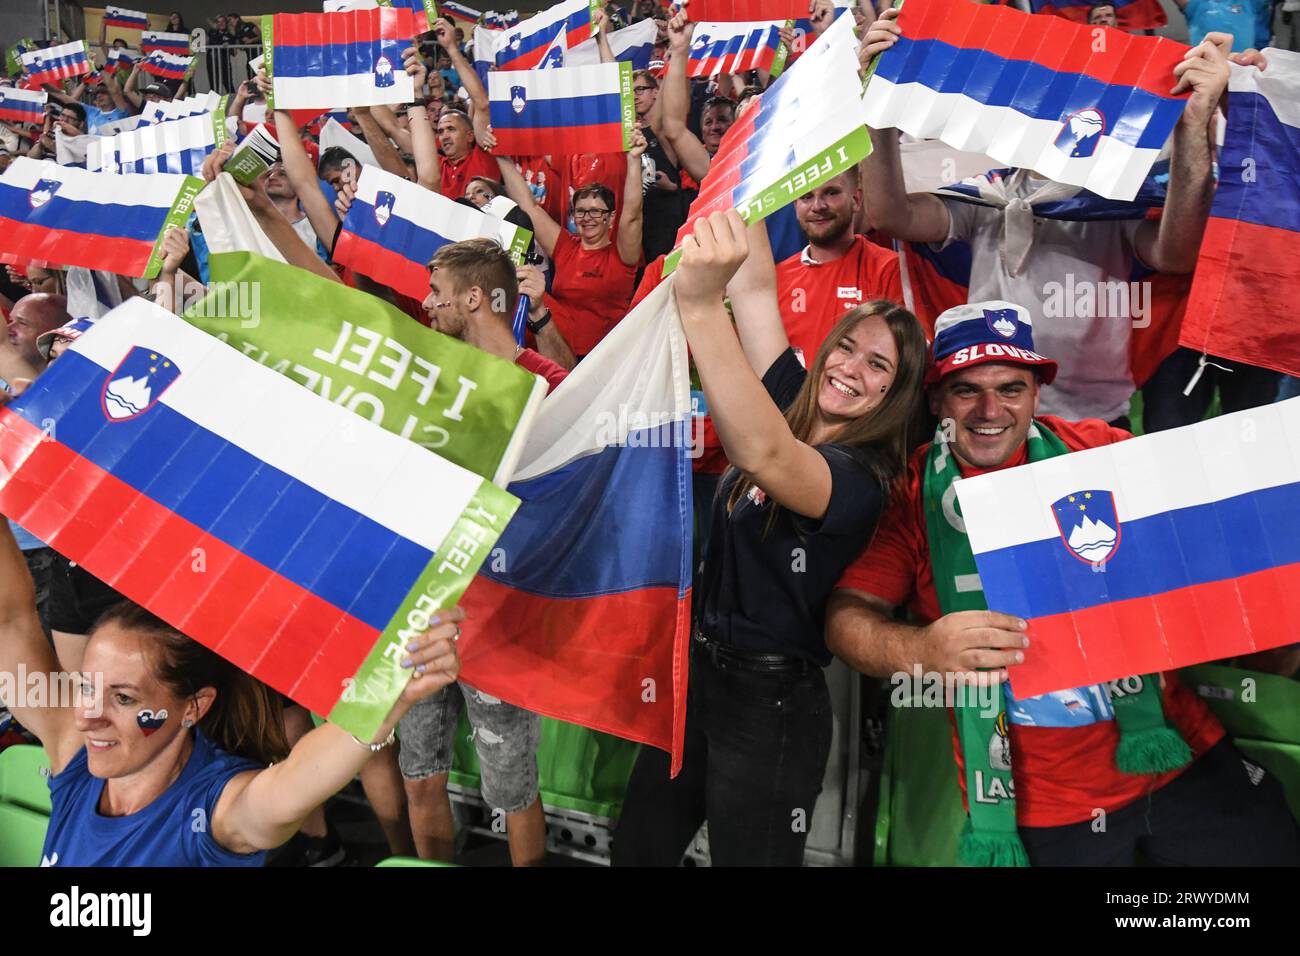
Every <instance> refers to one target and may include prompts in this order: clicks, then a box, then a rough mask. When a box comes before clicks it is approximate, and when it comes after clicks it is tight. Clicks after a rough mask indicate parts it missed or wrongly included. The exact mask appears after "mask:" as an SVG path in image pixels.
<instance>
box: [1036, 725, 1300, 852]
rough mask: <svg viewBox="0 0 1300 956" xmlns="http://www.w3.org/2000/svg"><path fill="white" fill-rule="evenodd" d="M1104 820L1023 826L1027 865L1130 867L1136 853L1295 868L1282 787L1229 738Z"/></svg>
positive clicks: (1297, 848) (1297, 846)
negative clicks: (1100, 825)
mask: <svg viewBox="0 0 1300 956" xmlns="http://www.w3.org/2000/svg"><path fill="white" fill-rule="evenodd" d="M1248 764H1249V766H1248ZM1104 823H1105V829H1104V830H1099V829H1094V828H1095V827H1096V826H1097V822H1095V821H1092V820H1085V821H1083V822H1082V823H1071V824H1069V825H1067V826H1062V827H1021V828H1020V840H1021V842H1022V843H1024V845H1025V850H1026V851H1027V852H1028V853H1029V862H1030V864H1031V865H1033V866H1133V865H1134V863H1135V862H1136V858H1137V853H1138V852H1139V851H1141V853H1142V855H1143V856H1144V857H1145V858H1146V859H1147V860H1148V861H1149V862H1151V863H1153V864H1155V865H1156V866H1296V865H1300V827H1297V826H1296V821H1295V818H1294V817H1293V816H1291V811H1290V810H1289V809H1288V808H1287V803H1286V796H1285V795H1284V794H1283V792H1282V785H1281V784H1280V783H1278V781H1277V779H1276V778H1275V777H1274V776H1273V775H1272V774H1270V773H1268V772H1266V771H1265V770H1264V768H1262V767H1259V766H1258V765H1256V764H1250V762H1249V761H1247V760H1246V758H1244V757H1243V756H1242V755H1241V752H1240V751H1239V750H1237V748H1236V747H1234V746H1233V745H1232V743H1231V741H1228V740H1222V741H1220V742H1219V743H1218V744H1216V745H1215V746H1213V747H1211V748H1210V750H1209V751H1208V752H1207V753H1205V754H1203V755H1202V756H1201V758H1200V759H1199V760H1197V761H1196V762H1195V763H1194V764H1192V766H1190V767H1188V768H1187V769H1186V770H1185V771H1183V772H1182V773H1181V774H1179V775H1178V776H1177V777H1175V778H1174V780H1173V782H1171V783H1168V784H1166V785H1165V786H1163V787H1161V788H1160V789H1159V790H1157V791H1156V792H1155V793H1153V794H1151V795H1150V796H1147V797H1142V798H1141V799H1139V800H1135V801H1134V802H1133V803H1130V804H1129V805H1128V806H1127V807H1123V808H1122V809H1119V810H1116V811H1114V812H1112V813H1109V814H1107V815H1106V817H1105V818H1104Z"/></svg>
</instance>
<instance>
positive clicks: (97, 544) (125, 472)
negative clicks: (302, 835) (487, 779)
mask: <svg viewBox="0 0 1300 956" xmlns="http://www.w3.org/2000/svg"><path fill="white" fill-rule="evenodd" d="M137 178H139V177H137ZM267 409H275V414H266V413H265V410H267ZM56 436H57V437H56ZM0 462H2V463H3V465H4V466H5V467H4V468H3V469H0V509H3V511H4V512H5V514H7V515H11V516H13V517H14V519H15V520H20V521H21V522H22V524H23V526H24V527H25V528H28V529H32V530H33V531H35V530H36V529H39V533H40V534H41V540H43V541H47V542H49V543H50V545H51V546H52V547H54V548H55V549H57V550H58V551H60V552H61V553H62V554H64V555H67V556H68V557H69V558H70V559H72V560H74V561H76V562H77V563H78V564H80V565H82V566H83V567H85V568H86V570H87V571H88V572H90V573H91V574H93V575H95V576H96V577H98V578H100V579H101V580H103V581H104V582H105V583H107V584H108V585H109V586H111V587H113V588H115V589H116V590H118V591H120V592H121V593H122V594H124V595H125V596H126V597H128V598H130V599H131V600H134V601H136V602H138V603H139V604H141V605H143V606H144V607H146V608H148V609H149V610H150V611H152V612H153V613H155V614H157V615H158V616H159V617H161V618H163V619H164V620H165V621H167V622H168V623H170V624H171V625H172V626H174V627H176V628H177V629H178V630H180V631H182V632H183V633H185V634H186V635H188V636H189V637H191V638H193V639H194V640H197V641H199V642H200V643H201V644H203V645H205V646H206V647H208V648H210V649H212V650H214V651H216V652H217V653H219V654H220V655H221V656H222V657H224V658H226V659H227V660H229V661H231V662H232V663H234V664H235V665H237V666H238V667H240V668H241V669H243V670H245V671H247V672H248V673H250V674H252V675H253V676H254V677H256V678H258V679H259V680H261V681H263V682H264V683H266V684H268V685H269V686H271V687H273V688H275V689H276V690H278V691H280V692H281V693H284V694H286V695H288V696H289V697H291V698H292V699H294V700H295V701H297V702H298V703H300V704H302V705H303V706H304V707H307V708H309V709H311V710H313V711H316V712H318V713H322V714H328V715H329V717H330V719H331V720H332V721H334V722H335V723H337V724H339V725H340V726H342V727H343V728H344V729H345V730H349V731H351V732H352V733H354V734H357V735H358V736H361V737H364V738H367V739H368V738H369V737H370V736H372V735H373V734H374V733H375V731H376V730H377V729H378V727H379V725H380V723H381V722H382V720H383V718H384V716H385V715H386V713H387V712H388V710H390V709H391V707H392V705H393V703H394V702H395V701H396V698H397V696H398V695H399V694H400V693H401V691H402V688H403V687H404V685H405V683H406V680H407V679H408V676H409V674H410V673H411V672H410V669H409V668H402V667H400V660H401V658H402V657H403V656H404V653H403V647H404V646H405V644H406V642H407V641H408V640H410V639H411V638H412V637H414V636H415V634H417V633H418V632H420V631H422V630H424V629H425V628H426V627H427V625H428V620H429V618H430V617H431V616H432V614H433V613H434V612H435V611H436V610H438V609H440V608H443V607H447V606H450V605H452V604H454V603H456V601H457V599H458V598H459V596H460V593H461V592H462V591H463V590H464V588H465V587H466V586H467V585H468V584H469V582H470V581H471V580H472V578H473V576H474V574H475V572H476V571H477V570H478V566H479V565H480V564H481V563H482V561H483V559H484V558H486V557H487V555H488V554H489V553H490V552H491V550H492V548H493V545H494V544H495V542H496V539H497V536H498V535H499V534H500V533H501V531H502V530H503V529H504V527H505V526H506V524H507V522H509V520H510V518H511V516H512V515H513V513H514V511H515V508H516V506H517V502H516V501H515V499H514V498H512V497H511V496H510V495H509V494H507V493H506V492H503V491H502V490H501V489H499V488H497V487H495V486H494V485H492V483H491V482H489V481H487V480H485V479H483V478H481V477H480V476H478V475H476V474H474V473H473V472H470V471H467V470H466V469H463V468H460V467H459V466H457V465H454V464H452V463H450V462H448V461H445V460H443V459H441V458H439V457H438V456H437V455H434V454H432V453H430V452H429V451H427V450H426V449H423V448H420V447H419V446H417V445H415V444H414V443H413V442H410V441H407V440H405V439H403V438H400V437H399V436H397V435H393V434H391V433H389V432H387V431H385V430H383V429H382V428H380V427H378V426H377V425H372V424H371V423H370V422H368V421H365V420H362V419H360V418H359V417H358V415H357V414H355V413H353V412H351V411H349V410H348V409H347V408H345V407H344V406H342V405H341V404H336V403H335V402H332V401H329V400H328V399H326V398H323V397H322V396H320V395H318V394H315V393H314V391H313V390H312V389H308V388H304V387H303V386H302V385H301V384H299V383H297V382H295V381H293V380H291V379H289V378H288V377H286V376H283V375H281V374H279V373H277V372H275V371H273V370H272V369H270V368H267V367H264V366H262V365H259V364H258V363H257V362H256V361H254V360H253V359H251V358H249V357H248V356H246V355H244V354H243V353H242V352H241V351H240V350H239V349H236V348H234V347H233V346H230V345H227V344H225V343H224V342H222V341H221V340H219V339H217V338H216V337H215V336H212V335H208V334H207V333H205V332H202V331H200V330H199V329H196V328H194V327H192V326H190V325H189V324H187V323H186V322H185V321H184V320H183V319H181V318H179V317H177V316H175V315H172V314H171V313H170V312H167V311H166V310H164V309H160V308H159V307H157V306H155V305H152V304H151V303H148V302H146V301H145V300H143V299H139V298H135V299H131V300H130V301H128V302H127V303H125V304H123V305H121V306H119V307H118V308H116V309H114V310H113V311H112V312H111V313H110V314H109V315H108V316H106V317H105V318H104V319H103V320H101V321H99V322H97V323H95V325H94V326H92V327H91V328H90V329H89V330H88V331H86V332H85V333H83V334H82V335H81V336H80V337H79V338H78V339H77V340H76V342H75V343H73V345H71V346H70V347H69V348H68V350H67V351H66V352H65V353H64V354H63V355H62V356H61V357H60V358H59V360H58V362H56V363H55V364H54V365H52V366H51V367H50V369H49V370H48V371H46V372H45V373H43V374H42V375H41V377H40V379H38V380H37V382H36V383H35V384H34V385H33V386H32V387H31V388H29V389H28V390H27V392H26V393H25V394H24V395H23V396H21V398H19V399H17V400H15V401H14V402H12V403H10V404H9V405H8V406H6V407H5V408H4V409H3V410H0ZM430 489H436V490H437V493H436V494H432V495H431V494H430V493H429V490H430Z"/></svg>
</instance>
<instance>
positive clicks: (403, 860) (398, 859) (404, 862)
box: [375, 856, 456, 867]
mask: <svg viewBox="0 0 1300 956" xmlns="http://www.w3.org/2000/svg"><path fill="white" fill-rule="evenodd" d="M455 865H456V864H455V863H444V862H443V861H442V860H417V859H416V858H415V857H413V856H390V857H389V858H388V859H386V860H380V861H379V862H378V863H376V864H375V866H384V867H388V866H455Z"/></svg>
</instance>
